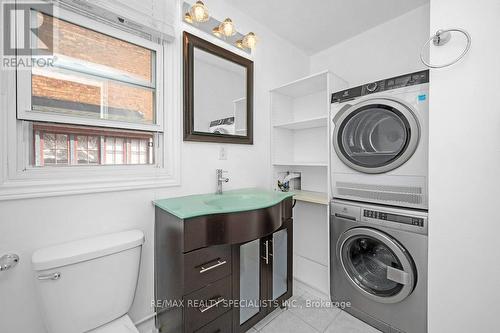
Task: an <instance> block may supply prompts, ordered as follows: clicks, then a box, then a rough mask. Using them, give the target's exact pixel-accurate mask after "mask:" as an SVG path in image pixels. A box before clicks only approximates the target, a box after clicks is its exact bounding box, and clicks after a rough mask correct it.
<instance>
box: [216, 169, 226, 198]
mask: <svg viewBox="0 0 500 333" xmlns="http://www.w3.org/2000/svg"><path fill="white" fill-rule="evenodd" d="M225 172H227V171H224V170H222V169H217V192H215V194H222V182H224V183H227V182H228V181H229V178H225V177H223V176H222V174H223V173H225Z"/></svg>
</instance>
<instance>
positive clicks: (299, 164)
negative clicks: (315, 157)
mask: <svg viewBox="0 0 500 333" xmlns="http://www.w3.org/2000/svg"><path fill="white" fill-rule="evenodd" d="M273 165H277V166H287V165H290V166H312V167H327V166H328V163H327V162H291V161H290V162H273Z"/></svg>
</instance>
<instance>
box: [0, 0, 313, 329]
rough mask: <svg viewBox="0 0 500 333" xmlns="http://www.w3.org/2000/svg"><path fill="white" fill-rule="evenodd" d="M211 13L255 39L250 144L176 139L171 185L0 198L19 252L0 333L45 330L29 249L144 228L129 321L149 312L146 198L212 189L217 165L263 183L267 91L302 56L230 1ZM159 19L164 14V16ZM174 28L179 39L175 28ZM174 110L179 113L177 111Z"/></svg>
mask: <svg viewBox="0 0 500 333" xmlns="http://www.w3.org/2000/svg"><path fill="white" fill-rule="evenodd" d="M156 1H157V2H158V3H159V2H164V1H163V0H156ZM171 1H173V0H171ZM134 2H137V3H141V6H134V5H133V4H132V3H131V1H130V0H128V1H127V4H128V5H129V6H130V8H132V9H134V8H135V9H137V10H140V9H141V8H142V7H143V6H149V5H148V4H149V3H150V2H151V3H152V4H153V5H154V3H155V2H152V1H146V2H144V1H139V0H137V1H134ZM162 6H164V5H162ZM153 7H154V6H153ZM159 7H161V6H159ZM167 8H168V6H167ZM135 9H134V10H135ZM153 9H154V8H153ZM210 10H211V13H213V14H214V16H215V17H217V18H224V17H226V16H230V17H231V18H232V19H233V20H234V22H235V23H236V24H237V28H238V29H239V30H240V31H242V32H247V31H254V32H255V33H256V34H257V35H258V36H259V39H260V42H259V44H258V46H257V50H256V52H255V58H254V62H255V64H254V70H255V76H254V78H255V81H254V87H255V90H254V94H255V97H254V98H255V99H254V122H255V123H254V124H255V126H254V142H255V143H254V145H252V146H247V145H226V147H227V152H228V159H227V160H225V161H219V160H218V149H219V145H218V144H204V143H183V144H182V185H181V186H180V187H176V188H169V189H157V190H137V191H127V192H114V193H101V194H88V195H79V196H64V197H53V198H40V199H30V200H16V201H4V202H0V254H4V253H8V252H14V253H18V254H19V255H20V257H21V261H20V263H19V265H18V266H17V267H16V268H15V269H13V270H10V271H8V272H2V273H0V332H6V333H10V332H23V333H42V332H44V329H43V327H42V321H41V316H40V312H39V309H38V307H37V304H36V300H35V292H34V283H33V276H32V273H31V264H30V259H31V255H32V253H33V251H34V250H36V249H37V248H41V247H45V246H49V245H52V244H57V243H60V242H65V241H70V240H74V239H80V238H84V237H88V236H93V235H97V234H103V233H109V232H114V231H120V230H126V229H132V228H138V229H141V230H143V231H144V232H145V234H146V239H147V240H146V244H145V245H144V250H143V257H142V263H141V273H140V278H139V284H138V290H137V293H136V298H135V301H134V304H133V307H132V310H131V316H132V318H133V320H135V321H137V320H140V319H142V318H144V317H146V316H148V315H149V314H150V313H151V312H152V309H151V307H150V303H151V300H152V298H153V244H152V239H153V234H152V232H153V223H154V209H153V206H152V204H151V201H152V200H153V199H156V198H165V197H170V196H175V195H179V194H192V193H203V192H212V191H215V169H216V168H224V169H225V170H228V171H229V174H228V176H229V177H230V178H231V181H230V182H229V183H228V184H225V185H224V187H225V188H226V189H231V188H240V187H250V186H261V187H268V186H269V184H270V179H269V177H270V150H269V134H270V133H269V126H270V124H269V95H268V90H269V89H271V88H272V87H274V86H278V85H280V84H282V83H284V82H287V81H290V80H294V79H297V78H298V77H301V76H303V75H306V74H307V72H308V65H309V62H308V57H306V56H305V54H304V53H302V52H301V51H299V50H298V49H296V48H295V47H293V46H291V45H290V44H289V43H287V42H285V41H284V40H283V39H281V38H279V37H277V36H276V35H274V34H273V33H272V32H271V31H269V30H268V29H266V28H265V27H263V26H262V25H260V24H259V23H257V22H256V21H254V20H252V19H250V18H249V17H247V16H246V15H245V14H244V13H242V12H239V11H237V10H235V9H234V8H233V7H232V6H231V5H230V1H227V0H211V1H210ZM154 12H155V13H156V15H157V17H159V18H161V17H162V15H158V10H157V9H156V10H155V11H154ZM176 14H178V13H176ZM165 16H168V17H170V16H171V13H166V14H165ZM178 30H179V29H178ZM177 33H178V37H179V38H180V31H177ZM179 52H181V50H180V48H179ZM179 66H181V64H180V63H179ZM176 88H177V89H180V87H176ZM9 112H13V110H9ZM175 112H179V113H180V112H182V110H181V109H179V110H175ZM179 126H181V124H179ZM149 325H150V323H149ZM149 325H144V326H142V328H141V330H142V331H143V332H146V326H149Z"/></svg>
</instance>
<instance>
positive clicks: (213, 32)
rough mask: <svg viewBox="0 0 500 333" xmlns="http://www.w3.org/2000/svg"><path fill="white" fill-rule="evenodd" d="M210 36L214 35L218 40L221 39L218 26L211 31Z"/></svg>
mask: <svg viewBox="0 0 500 333" xmlns="http://www.w3.org/2000/svg"><path fill="white" fill-rule="evenodd" d="M212 34H214V36H216V37H219V38H220V37H222V34H221V33H220V28H219V27H218V26H217V27H215V28H213V29H212Z"/></svg>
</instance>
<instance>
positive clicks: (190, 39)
mask: <svg viewBox="0 0 500 333" xmlns="http://www.w3.org/2000/svg"><path fill="white" fill-rule="evenodd" d="M183 39H184V141H199V142H220V143H239V144H253V62H252V61H251V60H249V59H247V58H244V57H242V56H239V55H237V54H235V53H232V52H231V51H228V50H226V49H224V48H222V47H219V46H217V45H214V44H212V43H210V42H208V41H206V40H204V39H201V38H199V37H197V36H194V35H192V34H190V33H188V32H184V35H183Z"/></svg>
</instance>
